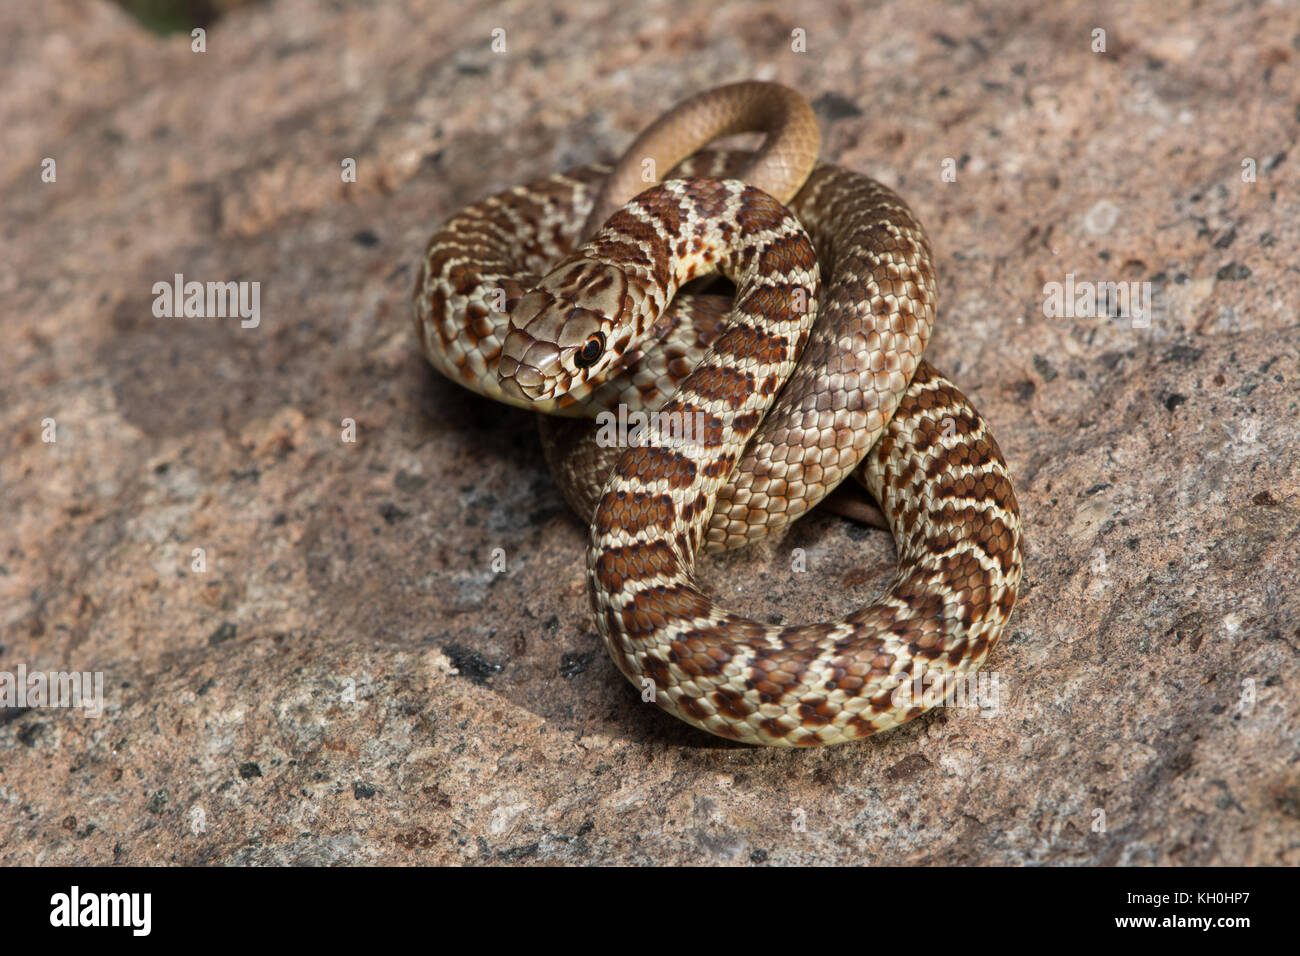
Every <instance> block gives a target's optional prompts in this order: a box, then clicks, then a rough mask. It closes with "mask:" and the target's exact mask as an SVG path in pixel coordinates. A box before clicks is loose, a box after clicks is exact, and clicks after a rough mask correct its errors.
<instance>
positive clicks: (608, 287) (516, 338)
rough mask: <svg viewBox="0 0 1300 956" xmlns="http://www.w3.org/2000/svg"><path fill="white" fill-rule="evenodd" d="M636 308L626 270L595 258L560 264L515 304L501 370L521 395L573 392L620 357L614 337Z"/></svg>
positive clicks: (507, 387)
mask: <svg viewBox="0 0 1300 956" xmlns="http://www.w3.org/2000/svg"><path fill="white" fill-rule="evenodd" d="M630 310H631V298H630V296H629V295H628V280H627V276H626V275H624V274H623V272H622V270H620V269H618V268H617V267H615V266H612V265H607V264H605V263H602V262H594V261H592V260H590V259H575V260H570V261H569V262H567V263H563V264H561V265H560V266H557V267H556V268H555V270H554V271H552V272H551V273H550V274H549V275H547V276H546V278H544V279H543V280H542V281H541V282H539V283H538V284H537V288H535V289H533V290H532V291H531V292H529V293H528V294H527V295H525V296H524V297H523V298H522V299H520V300H519V303H518V304H517V305H516V306H515V307H514V309H513V310H512V311H511V313H510V332H509V334H507V335H506V340H505V342H503V343H502V345H501V357H500V359H499V360H498V365H497V375H498V377H499V378H500V381H501V389H502V391H504V392H505V393H506V394H508V395H511V396H512V397H515V398H522V399H526V400H528V401H533V402H537V401H545V400H547V399H552V398H556V397H558V396H561V395H567V394H568V393H570V392H572V391H574V390H575V389H577V388H578V387H579V386H581V385H583V384H585V383H586V382H588V381H590V380H591V379H592V378H594V377H595V376H598V375H600V374H601V373H602V372H604V371H605V370H606V369H607V368H609V367H610V365H612V364H613V363H614V361H615V359H617V358H618V354H617V353H618V352H619V351H620V350H619V349H616V348H614V346H613V341H614V336H615V332H616V330H617V329H619V328H622V327H625V326H626V322H625V320H624V317H625V315H626V314H627V313H629V312H630Z"/></svg>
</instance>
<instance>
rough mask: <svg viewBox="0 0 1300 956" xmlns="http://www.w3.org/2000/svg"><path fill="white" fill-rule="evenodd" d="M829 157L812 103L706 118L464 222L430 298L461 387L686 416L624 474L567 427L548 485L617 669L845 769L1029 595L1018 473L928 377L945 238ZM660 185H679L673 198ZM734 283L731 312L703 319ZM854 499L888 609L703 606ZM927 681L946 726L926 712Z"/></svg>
mask: <svg viewBox="0 0 1300 956" xmlns="http://www.w3.org/2000/svg"><path fill="white" fill-rule="evenodd" d="M751 130H752V131H761V132H766V133H767V138H766V140H765V142H764V144H763V146H762V148H760V149H759V150H758V151H756V152H754V153H741V152H736V151H730V152H721V151H720V152H696V151H697V150H699V149H700V148H701V147H703V146H704V145H705V144H707V143H708V142H709V141H710V140H712V139H715V138H717V137H719V136H722V135H727V134H730V133H736V132H744V131H751ZM817 149H818V137H817V130H816V120H815V118H814V117H813V114H812V111H811V108H810V107H809V106H808V104H807V103H806V101H805V100H804V99H803V97H801V96H800V95H799V94H797V93H795V92H793V91H791V90H788V89H786V88H784V87H780V86H777V85H775V84H769V83H740V84H732V85H730V86H723V87H719V88H716V89H714V90H710V91H707V92H705V93H702V94H699V95H698V96H696V97H693V98H691V99H690V100H687V101H686V102H684V103H682V104H679V106H677V107H676V108H674V109H673V110H672V111H670V112H669V113H668V114H665V116H664V117H662V118H661V119H660V120H658V121H657V122H656V123H655V124H653V125H652V126H651V127H650V128H649V129H648V130H647V131H646V132H645V133H644V134H643V135H642V136H641V137H640V138H639V139H638V140H637V141H636V142H634V143H633V145H632V147H631V148H629V150H628V151H627V153H625V154H624V156H623V158H622V159H621V160H620V161H619V163H618V164H617V165H616V166H615V167H614V168H613V169H612V170H610V169H607V168H604V167H598V166H591V167H583V168H580V169H576V170H570V171H569V172H567V173H563V174H558V175H555V176H551V177H549V178H547V179H544V180H540V181H538V182H534V183H529V184H527V185H523V186H519V187H515V188H514V189H512V190H509V191H507V192H505V193H502V194H500V195H497V196H494V197H490V198H489V199H486V200H483V201H481V202H479V203H477V204H475V205H473V206H470V207H467V208H466V209H464V210H462V211H461V212H460V213H458V214H457V215H456V216H454V217H453V218H452V219H451V220H450V221H448V222H447V223H446V224H445V225H444V226H443V227H442V228H441V229H439V230H438V231H437V232H436V233H435V234H434V235H433V237H432V238H431V239H430V241H429V244H428V246H427V249H426V253H425V256H424V259H423V262H422V268H421V275H420V278H419V280H418V281H417V284H416V289H415V295H414V306H415V326H416V331H417V335H418V337H419V340H420V343H421V345H422V347H423V349H424V351H425V354H426V356H427V357H428V358H429V360H430V362H431V363H432V364H433V366H434V367H435V368H437V369H438V370H440V371H441V372H443V373H444V374H445V375H447V376H448V377H449V378H451V379H452V380H453V381H456V382H458V383H460V384H461V385H464V386H466V387H468V388H471V389H473V390H475V391H478V392H480V393H482V394H484V395H487V396H489V397H491V398H494V399H497V400H498V401H503V402H506V403H509V404H513V405H518V406H522V407H530V408H535V409H537V410H539V411H543V412H547V413H550V415H552V416H565V417H569V418H574V417H577V418H590V417H593V416H594V415H596V413H597V412H599V411H601V410H613V409H617V408H618V407H619V406H620V405H622V406H624V407H625V408H626V409H649V410H655V409H657V410H658V411H659V412H660V418H659V419H658V420H655V419H652V420H651V422H650V423H649V427H648V428H646V429H645V430H644V433H643V434H642V435H640V436H639V438H640V440H638V441H635V442H631V443H628V445H629V446H628V447H617V448H609V447H602V446H601V445H600V443H598V442H597V441H596V440H595V438H594V429H593V428H592V427H591V425H590V423H586V424H585V425H584V424H582V423H581V422H569V423H565V422H564V421H563V420H562V419H557V418H548V419H547V421H549V422H552V423H553V424H552V425H550V426H549V427H548V428H544V430H543V431H544V446H545V447H546V449H547V457H548V461H549V462H550V463H551V465H552V467H553V470H555V472H556V474H557V478H558V480H559V481H560V483H561V486H562V488H563V490H564V493H565V496H566V498H567V499H568V500H569V502H570V503H571V504H572V505H573V506H574V507H575V509H576V510H577V511H578V513H579V514H580V515H581V516H582V517H584V518H585V519H589V520H590V527H591V535H590V544H589V547H588V554H587V566H588V584H589V593H590V597H591V605H592V610H593V613H594V616H595V620H596V624H597V628H598V630H599V632H600V634H601V637H602V639H603V641H604V643H605V645H606V647H607V649H608V650H609V652H610V654H611V656H612V658H613V660H614V662H615V664H616V665H617V666H618V668H619V669H620V670H621V671H622V672H623V674H624V675H625V676H626V677H627V678H628V679H629V680H630V681H632V683H633V684H634V685H636V686H638V687H640V688H646V687H653V692H654V693H653V699H654V700H655V702H656V703H657V704H658V705H659V706H661V707H662V708H664V709H665V710H667V711H668V712H669V713H672V714H674V715H675V716H677V717H679V718H681V719H682V720H684V721H686V722H687V723H690V724H692V725H694V726H696V727H700V728H702V729H704V730H707V731H710V732H711V733H714V734H717V735H719V736H722V737H726V738H730V739H733V740H738V741H743V742H746V743H753V744H767V745H778V746H809V745H817V744H833V743H842V742H844V741H847V740H852V739H856V738H861V737H865V736H868V735H870V734H873V733H877V732H879V731H883V730H887V729H889V728H891V727H894V726H897V725H898V724H900V723H903V722H905V721H907V720H910V719H912V718H914V717H916V716H918V715H919V714H920V713H922V712H924V710H925V709H926V706H927V704H928V702H930V701H932V700H934V699H942V698H943V696H944V695H945V694H946V693H948V692H950V691H951V690H952V689H953V687H954V686H955V684H956V682H957V681H958V680H959V679H960V678H961V677H962V676H963V675H965V674H968V673H970V672H973V671H974V670H976V669H977V668H979V667H980V666H981V665H982V664H983V663H984V661H985V659H986V658H987V656H988V654H989V652H990V651H991V650H992V648H993V647H994V645H995V644H996V643H997V640H998V638H999V636H1000V634H1001V631H1002V629H1003V627H1004V626H1005V624H1006V622H1007V620H1008V618H1009V616H1010V614H1011V610H1012V607H1013V606H1014V604H1015V599H1016V594H1017V590H1018V587H1019V583H1020V576H1021V568H1022V557H1021V549H1020V518H1019V507H1018V504H1017V502H1016V497H1015V493H1014V491H1013V490H1012V487H1011V481H1010V478H1009V475H1008V473H1007V468H1006V464H1005V462H1004V461H1003V458H1002V454H1001V451H1000V450H999V449H998V446H997V443H996V442H995V441H994V439H993V436H992V435H991V434H990V432H989V430H988V427H987V425H986V424H985V422H984V420H983V419H982V418H981V417H980V415H979V413H978V412H977V411H976V410H975V408H974V406H973V405H972V404H971V403H970V401H969V400H968V399H967V398H966V397H965V396H964V395H962V393H961V392H960V391H958V389H957V388H956V386H954V385H953V384H952V383H951V382H949V381H948V380H947V379H946V378H945V377H944V376H943V375H941V374H940V373H939V372H937V371H936V370H935V369H934V368H933V367H931V366H930V365H929V364H928V363H926V362H925V361H924V360H923V359H922V358H921V352H922V350H923V348H924V346H925V342H926V340H927V339H928V336H929V333H930V329H931V326H932V324H933V320H934V314H935V302H936V287H935V286H936V284H935V274H934V268H933V265H932V262H931V257H930V247H929V242H928V239H927V238H926V236H925V233H924V231H923V230H922V229H921V227H920V225H919V223H917V221H916V220H915V218H914V217H913V216H912V214H911V212H910V211H909V210H908V209H907V207H906V205H905V204H904V203H903V202H902V200H901V199H899V198H898V197H897V196H896V195H895V194H894V193H893V192H892V191H890V190H889V189H887V188H886V187H884V186H882V185H881V184H879V183H877V182H875V181H874V180H871V179H869V178H867V177H865V176H862V175H860V174H857V173H854V172H851V171H848V170H844V169H841V168H838V167H835V166H832V165H827V164H818V163H817V162H816V157H817ZM647 159H649V160H651V161H652V162H651V163H650V168H658V169H669V170H671V172H670V177H677V178H668V179H666V180H665V181H663V182H660V183H658V184H657V185H654V186H653V187H652V188H649V189H647V188H646V186H647V183H645V182H643V181H642V178H641V177H642V173H643V171H644V170H645V169H646V168H647V166H646V161H647ZM642 190H645V191H642ZM782 202H788V203H789V208H788V209H787V208H786V207H785V206H783V205H782V204H781V203H782ZM583 240H586V241H585V242H584V241H583ZM719 274H720V275H722V276H724V277H726V278H727V279H730V280H731V281H732V282H733V283H734V285H735V298H734V302H729V301H728V300H726V299H719V298H718V297H716V296H706V295H697V296H689V295H686V294H682V295H677V292H678V289H679V288H680V287H681V286H682V285H684V284H686V283H688V282H690V281H691V280H694V279H700V278H701V277H706V276H711V275H719ZM697 284H698V283H697ZM675 416H677V417H675ZM681 421H696V422H700V423H702V428H700V429H697V432H699V433H698V434H684V433H683V432H682V430H681V429H680V428H678V427H670V425H672V424H673V423H679V422H681ZM665 423H667V424H665ZM849 475H853V476H854V477H855V478H856V479H857V480H858V482H860V484H861V485H862V486H863V487H865V488H866V490H867V491H868V492H869V493H870V495H871V497H872V498H873V499H874V501H875V502H876V503H878V505H879V506H880V509H881V511H882V512H883V515H884V517H885V520H886V521H887V522H888V525H889V527H890V529H891V531H892V533H893V536H894V540H895V545H896V548H897V551H898V564H899V566H898V572H897V575H896V577H895V579H894V581H893V583H892V584H891V586H890V587H889V588H888V589H887V591H886V592H885V594H884V595H882V596H881V597H880V598H879V599H877V600H876V601H874V602H873V603H871V604H869V605H867V606H866V607H863V608H862V609H860V610H858V611H855V612H854V613H852V614H849V615H848V616H847V617H845V618H843V619H842V620H839V621H835V622H830V623H815V624H807V625H796V626H784V625H772V624H764V623H759V622H756V621H753V620H749V619H746V618H744V617H742V616H740V615H737V614H733V613H729V612H727V611H725V610H724V609H722V608H720V607H719V606H718V605H717V604H716V603H715V602H714V601H713V600H712V599H711V598H710V597H709V596H708V595H707V594H705V593H704V592H703V591H702V590H701V589H700V587H699V585H698V584H697V582H696V580H695V576H694V570H695V562H696V558H697V555H698V554H699V553H702V552H709V551H720V550H724V549H727V548H732V547H737V546H740V545H743V544H745V543H747V542H750V541H753V540H755V539H757V538H759V537H761V536H763V535H765V534H769V533H772V532H773V531H775V530H777V529H779V528H781V527H783V526H784V525H785V524H786V523H788V522H789V521H791V520H793V519H794V518H796V517H798V516H800V515H801V514H803V513H805V512H806V511H807V510H808V509H809V508H811V507H813V506H814V505H815V504H816V503H817V502H818V501H820V500H822V499H823V498H824V497H825V496H826V495H827V494H828V493H829V492H830V491H832V490H833V489H834V488H835V487H836V486H837V485H839V484H840V482H842V481H843V480H844V479H845V478H846V477H848V476H849ZM917 681H922V682H923V683H924V686H925V687H926V688H927V694H926V697H925V699H924V700H922V699H918V698H914V697H912V696H910V695H908V694H905V693H900V691H904V690H907V689H908V688H909V687H912V686H916V684H915V682H917Z"/></svg>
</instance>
